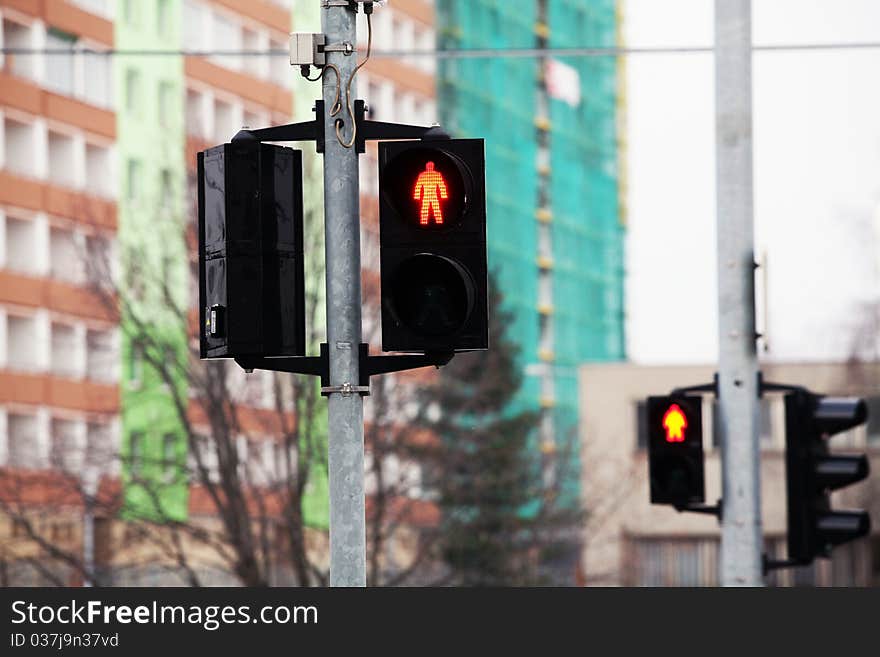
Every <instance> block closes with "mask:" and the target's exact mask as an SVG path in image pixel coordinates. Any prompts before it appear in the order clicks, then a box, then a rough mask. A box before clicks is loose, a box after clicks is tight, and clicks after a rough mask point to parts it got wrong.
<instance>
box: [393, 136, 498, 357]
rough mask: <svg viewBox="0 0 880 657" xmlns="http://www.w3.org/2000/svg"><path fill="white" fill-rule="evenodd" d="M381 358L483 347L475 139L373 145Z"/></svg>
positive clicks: (480, 159)
mask: <svg viewBox="0 0 880 657" xmlns="http://www.w3.org/2000/svg"><path fill="white" fill-rule="evenodd" d="M379 190H380V191H379V241H380V245H381V254H380V259H381V268H382V278H381V286H382V349H383V350H384V351H409V352H436V351H444V352H445V351H469V350H475V349H486V348H488V346H489V329H488V297H487V263H486V190H485V159H484V152H483V140H482V139H442V140H440V139H437V140H421V141H393V142H392V141H387V142H380V143H379Z"/></svg>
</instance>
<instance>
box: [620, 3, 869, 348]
mask: <svg viewBox="0 0 880 657" xmlns="http://www.w3.org/2000/svg"><path fill="white" fill-rule="evenodd" d="M713 6H714V2H713V0H626V2H625V14H624V21H625V23H624V34H625V38H626V41H627V45H630V46H660V45H664V46H683V45H688V46H690V45H711V43H712V39H713V13H714V12H713ZM752 31H753V39H754V42H755V44H756V45H769V44H783V43H785V44H790V43H816V42H818V43H822V42H825V43H827V42H856V41H862V42H864V41H875V42H880V0H753V2H752ZM752 70H753V102H754V162H755V168H754V180H755V233H756V252H758V253H760V252H761V251H762V250H763V249H766V250H767V253H768V257H769V265H770V266H769V269H768V271H769V286H768V288H769V303H768V306H769V316H770V331H769V337H770V346H771V351H770V353H769V354H768V355H766V356H763V358H765V359H773V360H785V361H792V360H794V361H818V360H841V359H845V358H847V357H848V356H849V355H850V352H851V344H852V341H853V333H854V330H855V328H854V325H855V323H856V320H857V319H858V317H859V316H860V314H859V313H858V312H857V308H858V306H859V304H860V303H862V304H863V303H865V302H868V301H871V300H875V301H876V300H878V299H880V233H878V224H880V219H876V218H880V49H876V50H863V51H834V52H827V51H817V52H790V53H789V52H786V53H776V52H772V53H756V54H755V56H754V60H753V69H752ZM627 76H628V82H627V95H628V98H627V108H628V127H627V139H628V144H627V157H628V174H629V196H628V202H629V218H628V238H627V270H628V278H627V288H626V292H627V315H628V320H627V351H628V354H629V357H630V359H631V360H634V361H637V362H642V363H677V362H711V361H713V360H716V359H717V307H716V304H717V301H716V293H715V286H716V272H715V248H716V247H715V180H714V178H715V159H714V158H715V149H714V141H715V118H714V94H715V91H714V62H713V58H712V55H711V54H686V55H666V54H662V55H658V54H652V55H636V56H630V57H629V58H628V60H627Z"/></svg>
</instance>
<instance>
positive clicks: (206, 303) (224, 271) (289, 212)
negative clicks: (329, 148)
mask: <svg viewBox="0 0 880 657" xmlns="http://www.w3.org/2000/svg"><path fill="white" fill-rule="evenodd" d="M198 204H199V312H200V327H199V334H200V355H201V357H202V358H235V357H238V356H302V355H304V354H305V310H304V300H305V293H304V272H303V209H302V153H301V152H300V151H296V150H293V149H291V148H284V147H281V146H274V145H269V144H262V143H260V142H258V141H255V140H245V141H235V142H233V143H231V144H222V145H220V146H215V147H214V148H210V149H208V150H206V151H203V152H201V153H199V154H198Z"/></svg>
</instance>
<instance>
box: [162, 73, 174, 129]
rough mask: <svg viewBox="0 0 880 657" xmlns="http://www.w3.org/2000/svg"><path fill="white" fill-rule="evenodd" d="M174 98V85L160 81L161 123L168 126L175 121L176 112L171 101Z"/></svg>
mask: <svg viewBox="0 0 880 657" xmlns="http://www.w3.org/2000/svg"><path fill="white" fill-rule="evenodd" d="M173 98H174V87H173V86H172V84H171V83H170V82H164V81H163V82H160V83H159V125H161V126H162V127H165V128H167V127H168V126H170V125H171V124H172V122H173V120H174V119H173V117H174V113H173V111H172V108H171V103H172V100H173Z"/></svg>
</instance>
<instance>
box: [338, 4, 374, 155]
mask: <svg viewBox="0 0 880 657" xmlns="http://www.w3.org/2000/svg"><path fill="white" fill-rule="evenodd" d="M370 18H371V14H367V55H366V57H364V59H363V61H362V62H361V63H360V64H358V65H357V66H355V69H354V70H353V71H352V72H351V75H350V76H349V78H348V84H346V85H345V104H346V106H347V107H348V116H349V117H350V118H351V141H349V142H345V141H344V140H343V139H342V130H341V129H340V126H341V125H342V119H336V140H337V141H338V142H339V144H340V145H341V146H342V147H343V148H351V147H352V146H354V143H355V141H356V140H357V121H356V120H355V118H354V107H352V104H351V83H352V82H353V81H354V78H355V76H356V75H357V74H358V71H360V70H361V69H362V68H363V67H364V64H366V63H367V62H368V61H369V59H370V53H371V52H372V50H373V22H372V21H371V20H370ZM337 77H338V73H337ZM331 116H333V115H332V114H331Z"/></svg>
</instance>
